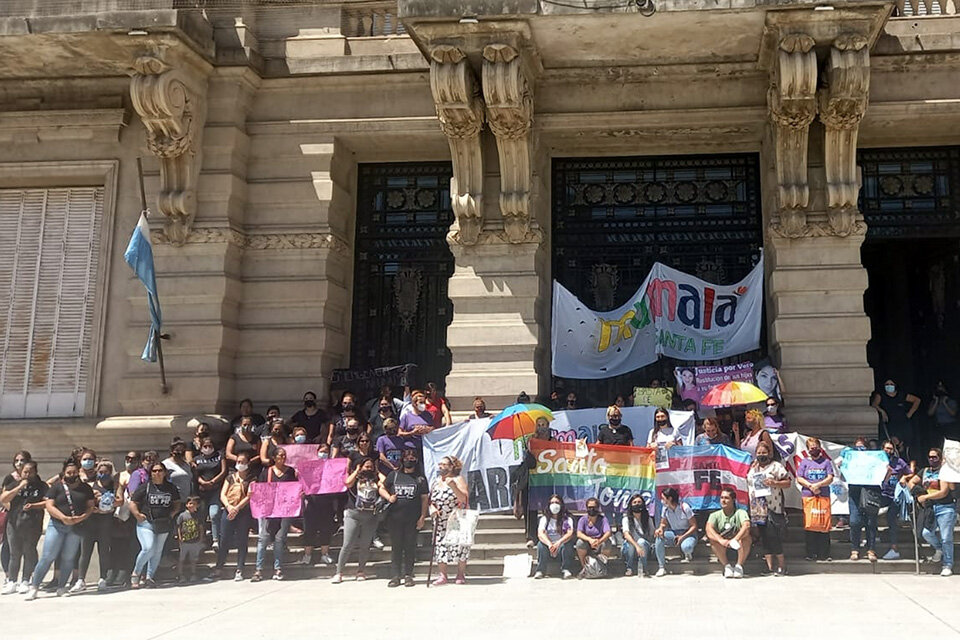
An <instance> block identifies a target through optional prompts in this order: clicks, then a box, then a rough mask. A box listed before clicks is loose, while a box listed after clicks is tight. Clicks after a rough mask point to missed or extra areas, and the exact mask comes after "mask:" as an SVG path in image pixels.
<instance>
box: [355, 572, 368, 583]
mask: <svg viewBox="0 0 960 640" xmlns="http://www.w3.org/2000/svg"><path fill="white" fill-rule="evenodd" d="M366 579H367V574H365V573H364V572H363V571H357V582H363V581H364V580H366Z"/></svg>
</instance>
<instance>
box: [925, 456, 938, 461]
mask: <svg viewBox="0 0 960 640" xmlns="http://www.w3.org/2000/svg"><path fill="white" fill-rule="evenodd" d="M939 459H940V456H927V460H939Z"/></svg>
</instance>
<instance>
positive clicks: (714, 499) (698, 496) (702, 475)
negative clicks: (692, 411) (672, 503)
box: [657, 444, 750, 510]
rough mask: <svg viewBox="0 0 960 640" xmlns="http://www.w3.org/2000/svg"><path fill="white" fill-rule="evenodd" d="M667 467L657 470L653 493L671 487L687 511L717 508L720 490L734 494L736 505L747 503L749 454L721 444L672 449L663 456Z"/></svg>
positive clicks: (742, 505) (743, 505)
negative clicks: (689, 509)
mask: <svg viewBox="0 0 960 640" xmlns="http://www.w3.org/2000/svg"><path fill="white" fill-rule="evenodd" d="M667 458H668V460H669V463H670V466H669V467H668V468H666V469H660V470H659V471H657V493H660V492H661V491H663V490H664V489H666V488H667V487H673V488H674V489H676V490H677V492H678V493H679V494H680V500H681V501H683V502H686V503H687V505H689V506H690V508H691V509H695V510H707V509H709V510H713V509H719V508H720V491H721V490H723V489H733V490H735V491H736V492H737V505H739V506H741V507H745V506H746V505H748V504H750V501H749V496H748V495H747V472H748V471H749V470H750V454H749V453H747V452H745V451H740V450H739V449H733V448H731V447H726V446H724V445H722V444H711V445H703V446H697V447H673V448H671V449H670V450H669V453H668V455H667Z"/></svg>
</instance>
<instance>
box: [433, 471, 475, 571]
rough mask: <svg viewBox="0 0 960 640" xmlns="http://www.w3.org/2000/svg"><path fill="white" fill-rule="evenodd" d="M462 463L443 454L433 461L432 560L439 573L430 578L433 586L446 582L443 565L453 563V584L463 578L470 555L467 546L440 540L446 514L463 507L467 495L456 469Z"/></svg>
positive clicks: (445, 532) (463, 481)
mask: <svg viewBox="0 0 960 640" xmlns="http://www.w3.org/2000/svg"><path fill="white" fill-rule="evenodd" d="M461 471H463V463H462V462H460V459H459V458H457V457H456V456H446V457H444V458H441V459H440V462H439V463H437V472H438V474H439V477H438V478H437V479H436V480H435V481H434V483H433V487H431V488H430V513H431V514H432V516H431V517H432V518H433V521H434V526H435V528H436V534H435V539H436V545H435V546H434V553H433V556H434V560H435V561H436V563H437V570H438V571H439V573H440V575H439V576H437V579H436V580H434V581H433V584H434V586H440V585H444V584H447V565H450V564H454V563H456V565H457V580H456V583H457V584H464V583H465V582H466V581H467V578H466V571H467V559H468V558H469V557H470V547H468V546H464V545H459V544H446V543H444V542H443V539H444V537H445V536H446V535H447V522H448V520H449V519H450V514H451V513H453V512H454V510H456V509H465V508H466V506H467V502H468V500H469V497H468V495H467V481H466V480H464V479H463V476H461V475H460V472H461Z"/></svg>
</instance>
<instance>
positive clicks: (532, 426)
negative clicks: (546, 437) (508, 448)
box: [487, 404, 553, 440]
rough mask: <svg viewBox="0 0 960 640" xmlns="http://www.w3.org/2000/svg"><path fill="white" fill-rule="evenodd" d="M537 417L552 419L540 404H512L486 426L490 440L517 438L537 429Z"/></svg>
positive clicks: (548, 411)
mask: <svg viewBox="0 0 960 640" xmlns="http://www.w3.org/2000/svg"><path fill="white" fill-rule="evenodd" d="M537 418H546V419H547V420H553V414H552V413H551V412H550V409H547V408H546V407H545V406H543V405H542V404H512V405H510V406H509V407H507V408H506V409H504V410H503V411H501V412H500V413H498V414H497V415H496V417H494V418H493V419H492V420H491V421H490V426H489V427H488V428H487V433H489V434H490V439H491V440H517V439H519V438H523V437H524V436H528V435H530V434H532V433H533V432H534V431H536V429H537Z"/></svg>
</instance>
